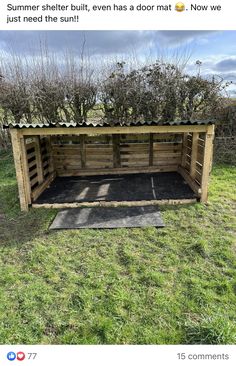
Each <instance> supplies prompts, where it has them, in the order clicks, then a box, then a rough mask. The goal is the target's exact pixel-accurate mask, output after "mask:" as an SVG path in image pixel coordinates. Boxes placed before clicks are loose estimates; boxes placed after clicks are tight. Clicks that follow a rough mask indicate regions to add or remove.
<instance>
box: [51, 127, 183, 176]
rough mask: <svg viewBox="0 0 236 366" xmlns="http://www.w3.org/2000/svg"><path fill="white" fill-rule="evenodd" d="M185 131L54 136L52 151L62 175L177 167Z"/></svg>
mask: <svg viewBox="0 0 236 366" xmlns="http://www.w3.org/2000/svg"><path fill="white" fill-rule="evenodd" d="M181 149H182V134H178V135H173V134H152V135H151V136H150V134H127V135H124V134H122V135H120V136H118V135H116V136H115V135H114V136H112V135H97V136H83V138H82V135H81V136H58V137H56V136H54V137H53V139H52V155H53V162H54V168H55V170H56V172H57V174H58V175H59V176H60V175H62V176H66V175H68V176H71V175H73V174H75V175H78V174H80V172H81V173H83V172H89V173H91V172H93V171H94V174H96V173H97V172H98V171H101V170H102V171H105V172H107V174H109V172H110V173H112V172H113V171H115V169H121V170H122V169H123V170H124V171H126V172H127V171H128V170H129V169H130V171H134V170H135V169H137V170H139V171H140V169H142V168H147V167H148V168H149V169H151V168H152V167H153V169H156V168H158V167H160V169H161V170H163V171H168V170H170V171H173V170H177V166H178V165H179V164H180V163H181Z"/></svg>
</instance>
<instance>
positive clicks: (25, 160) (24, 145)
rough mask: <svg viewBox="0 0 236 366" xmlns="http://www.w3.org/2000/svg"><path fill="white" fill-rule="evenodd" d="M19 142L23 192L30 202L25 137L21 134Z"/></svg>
mask: <svg viewBox="0 0 236 366" xmlns="http://www.w3.org/2000/svg"><path fill="white" fill-rule="evenodd" d="M20 144H21V153H22V168H23V174H24V182H25V192H26V195H27V201H28V204H31V185H30V176H29V166H28V159H27V152H26V144H25V138H24V137H23V136H22V137H20Z"/></svg>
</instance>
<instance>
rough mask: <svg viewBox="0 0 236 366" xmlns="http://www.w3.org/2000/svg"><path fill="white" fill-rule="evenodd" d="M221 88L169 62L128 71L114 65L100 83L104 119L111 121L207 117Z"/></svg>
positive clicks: (216, 106)
mask: <svg viewBox="0 0 236 366" xmlns="http://www.w3.org/2000/svg"><path fill="white" fill-rule="evenodd" d="M225 87H226V85H225V84H224V83H223V80H222V79H216V78H215V77H213V78H212V79H210V80H207V79H205V78H202V77H201V76H200V75H199V74H198V75H197V76H189V75H185V74H184V73H183V71H182V70H181V69H179V68H178V67H177V66H176V65H173V64H169V63H163V62H156V63H154V64H152V65H149V66H145V67H142V68H140V69H135V70H132V71H131V72H126V71H125V63H124V62H122V63H117V65H116V68H115V69H114V71H113V72H112V73H111V74H110V75H109V77H108V78H107V79H106V80H105V81H104V84H103V94H102V95H103V103H104V111H105V117H106V118H107V119H108V120H109V121H111V122H112V121H120V122H122V121H124V120H125V121H126V122H127V121H129V120H132V121H156V122H159V121H162V122H165V121H171V120H176V119H183V120H191V119H194V118H208V117H210V116H211V117H212V115H213V114H215V112H216V111H217V110H218V109H219V107H220V105H221V101H222V99H223V98H222V93H221V92H222V91H223V90H224V89H225Z"/></svg>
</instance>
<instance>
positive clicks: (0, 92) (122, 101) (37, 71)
mask: <svg viewBox="0 0 236 366" xmlns="http://www.w3.org/2000/svg"><path fill="white" fill-rule="evenodd" d="M199 62H200V61H199ZM1 69H2V71H1V72H2V77H1V78H0V83H1V88H0V105H1V108H2V110H3V112H2V121H4V122H5V123H7V122H9V121H14V122H16V123H20V122H28V123H36V122H38V121H40V122H42V123H44V122H47V123H55V124H56V123H57V122H60V121H67V122H68V121H74V122H76V123H78V124H82V123H83V122H85V121H86V120H87V119H88V118H89V117H91V116H93V113H92V111H93V109H94V107H95V106H96V105H100V106H101V108H102V109H103V112H104V115H103V118H105V119H106V120H107V121H108V122H109V123H110V124H113V123H116V122H117V121H119V122H120V123H129V122H131V121H140V122H145V121H150V122H157V123H159V122H166V121H173V120H191V119H195V118H208V117H209V116H213V113H214V114H215V112H216V111H217V110H218V109H219V106H220V105H221V99H222V90H224V88H225V87H226V85H225V84H224V83H223V80H222V79H217V78H216V77H212V78H211V79H205V78H203V77H201V75H200V72H199V73H198V74H197V75H196V76H189V75H186V74H185V73H184V72H183V69H182V68H181V67H179V66H178V65H174V64H171V63H168V62H164V61H157V62H155V63H153V64H151V65H147V66H141V67H137V66H136V67H133V68H128V65H126V63H125V62H117V63H116V65H115V67H114V68H113V70H112V71H111V72H110V73H109V74H108V76H107V77H103V78H102V80H99V78H100V74H99V73H100V72H101V69H100V70H98V69H95V67H94V65H91V64H90V62H89V59H88V58H85V57H84V53H83V50H82V52H81V55H80V57H78V56H77V57H75V56H74V55H72V54H71V53H69V54H67V55H66V56H65V57H64V58H63V59H60V61H58V59H56V57H55V56H54V55H53V54H52V53H50V52H48V50H47V49H46V48H43V47H42V50H41V54H40V56H37V57H31V58H25V59H21V58H19V57H15V56H14V57H12V59H11V60H10V61H9V60H7V62H5V63H4V62H3V63H2V67H1ZM94 70H96V72H94ZM98 80H99V81H98Z"/></svg>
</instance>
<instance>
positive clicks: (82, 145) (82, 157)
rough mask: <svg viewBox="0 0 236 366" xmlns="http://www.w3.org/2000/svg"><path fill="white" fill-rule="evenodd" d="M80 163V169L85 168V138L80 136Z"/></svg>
mask: <svg viewBox="0 0 236 366" xmlns="http://www.w3.org/2000/svg"><path fill="white" fill-rule="evenodd" d="M80 162H81V168H82V169H84V168H86V145H85V136H84V135H81V136H80Z"/></svg>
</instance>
